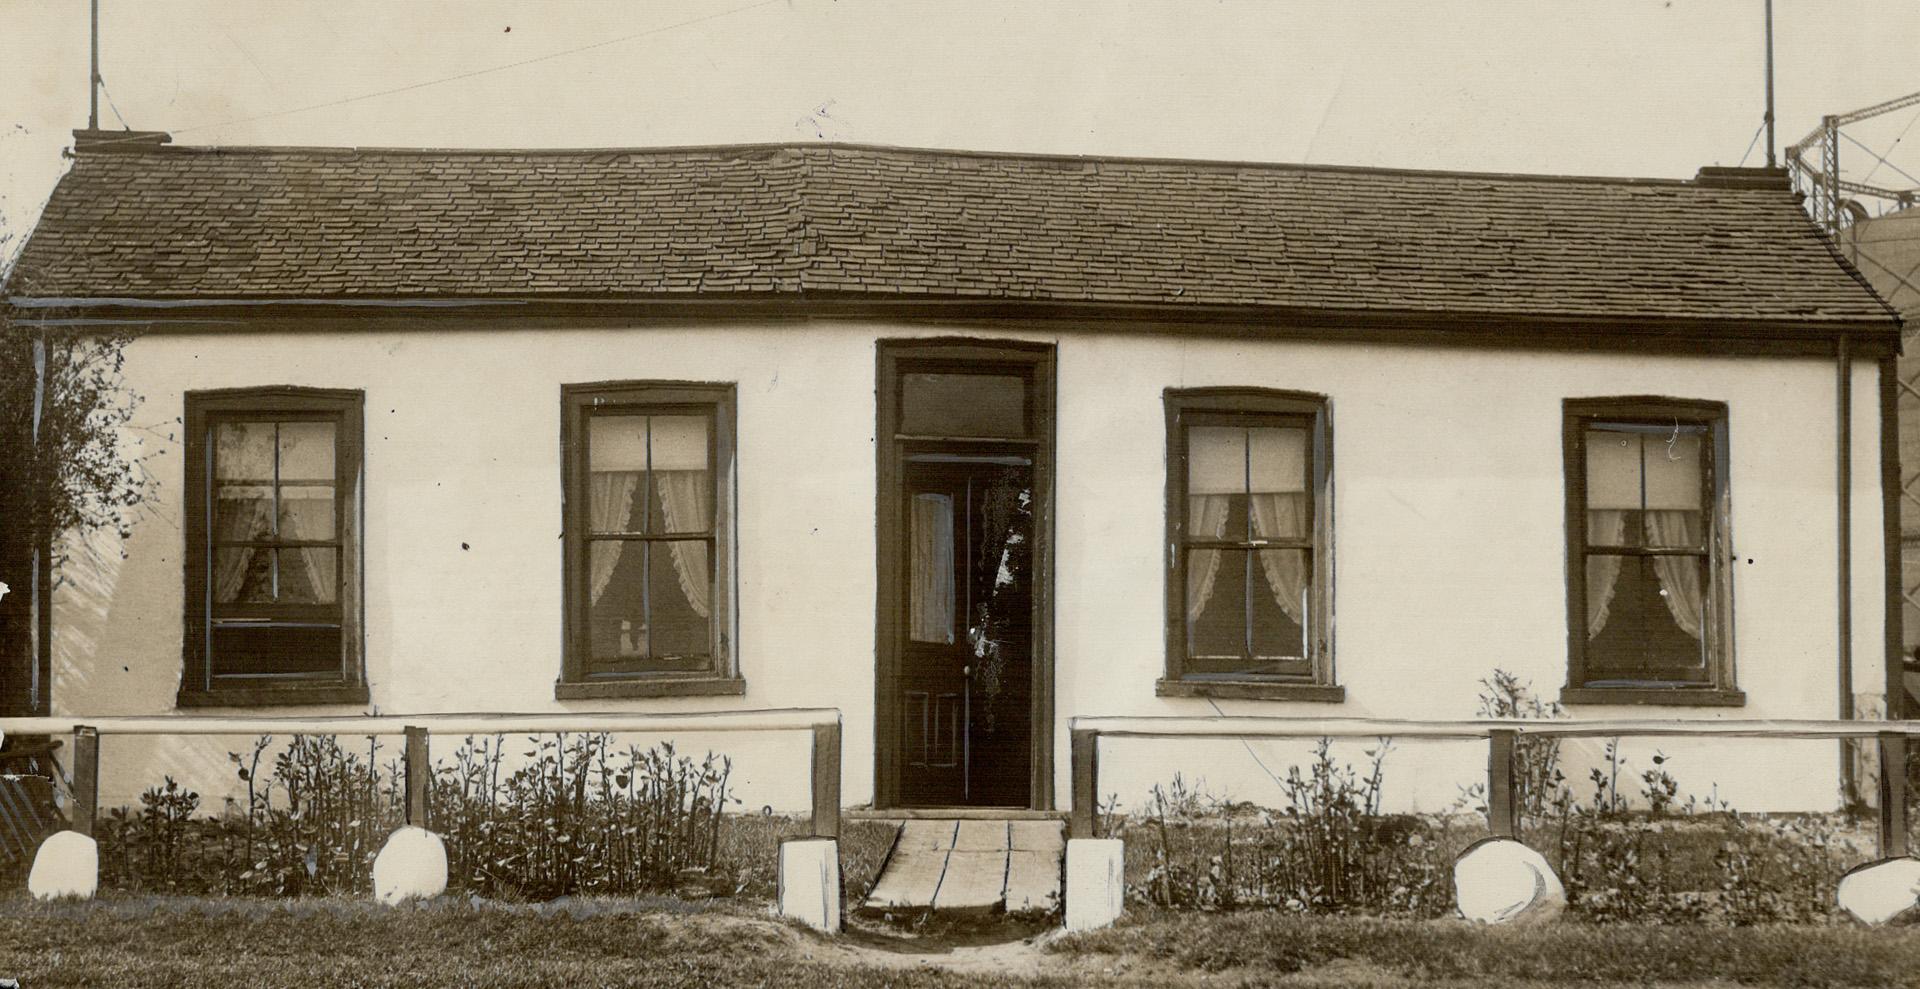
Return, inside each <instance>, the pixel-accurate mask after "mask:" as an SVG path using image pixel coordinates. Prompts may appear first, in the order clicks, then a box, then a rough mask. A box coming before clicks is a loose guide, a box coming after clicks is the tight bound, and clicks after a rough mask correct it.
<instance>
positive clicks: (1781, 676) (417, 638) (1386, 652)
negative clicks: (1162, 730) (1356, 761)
mask: <svg viewBox="0 0 1920 989" xmlns="http://www.w3.org/2000/svg"><path fill="white" fill-rule="evenodd" d="M441 325H444V324H441ZM956 333H964V334H965V335H972V336H982V335H985V334H982V333H980V332H979V331H977V330H955V329H951V328H946V329H943V328H936V327H924V326H922V327H898V326H885V325H879V324H872V323H850V322H849V323H812V324H798V323H787V324H762V325H733V326H714V325H711V324H702V325H700V326H699V327H697V328H696V327H694V326H692V325H688V326H680V327H655V326H648V327H644V328H633V329H624V330H607V329H577V330H566V329H541V330H530V331H511V330H504V329H499V328H497V327H486V328H482V327H477V326H476V327H469V328H465V329H435V330H420V331H413V332H392V331H380V332H374V331H366V330H351V329H344V328H342V329H329V328H326V327H312V328H305V329H302V330H299V331H290V332H259V333H220V334H211V335H209V334H182V333H178V332H176V331H159V332H156V333H154V334H151V335H148V336H146V337H143V338H142V339H140V340H139V341H137V342H136V343H135V344H134V345H132V347H131V348H130V350H129V355H128V356H129V359H128V377H129V382H130V384H131V385H132V387H133V388H134V389H135V390H136V391H138V392H140V393H141V394H143V395H144V396H145V404H144V405H143V406H142V408H141V410H140V413H139V415H138V424H139V426H140V429H138V430H135V431H132V432H130V433H129V442H130V443H137V444H138V449H139V450H140V451H141V452H144V453H146V454H148V455H149V456H150V459H149V460H148V461H147V465H148V468H149V469H150V470H151V471H152V473H153V474H154V476H155V478H156V479H157V482H158V486H157V488H156V489H155V491H154V492H153V494H154V498H153V501H152V502H151V503H150V505H149V506H148V512H147V517H145V518H144V519H143V520H142V521H141V522H140V523H139V524H138V526H137V527H136V530H135V534H134V536H133V538H132V539H131V540H130V541H129V542H128V543H127V544H126V546H125V547H124V549H125V554H126V555H125V559H124V560H123V559H121V558H120V549H121V547H118V546H116V545H113V544H112V540H110V539H107V540H105V541H104V542H103V541H102V540H101V539H96V540H95V541H94V544H93V546H92V547H90V548H91V549H92V550H94V552H90V553H87V554H83V555H84V556H85V558H86V560H87V561H88V562H87V563H85V564H84V565H83V566H81V567H79V568H78V569H77V571H76V573H75V574H74V576H75V585H74V586H72V587H70V588H68V589H66V590H64V591H63V592H62V595H61V598H60V601H59V606H58V610H57V612H56V615H57V620H58V622H59V625H60V628H59V631H58V632H57V637H56V645H57V653H58V655H57V665H56V692H55V704H56V706H57V708H58V709H59V710H60V711H62V712H63V713H71V714H92V715H101V714H118V713H160V712H170V711H172V705H173V697H174V691H175V689H176V688H177V685H178V680H179V676H180V666H181V660H180V636H181V628H180V626H181V594H182V590H181V588H182V582H181V571H180V567H181V563H180V556H181V550H182V547H181V536H180V531H179V522H180V511H181V507H180V499H181V483H182V471H181V458H180V447H179V442H178V441H179V438H180V437H179V430H180V425H179V422H180V417H181V415H182V395H183V393H184V392H185V391H187V390H189V389H203V388H226V387H242V386H257V385H276V384H291V385H307V386H320V387H334V388H357V389H363V390H364V391H365V393H366V478H367V485H366V526H365V532H366V541H365V555H366V597H367V609H366V652H367V674H368V677H369V679H370V681H371V685H372V686H371V691H372V703H371V704H370V709H371V710H374V711H377V712H380V713H417V712H435V711H438V712H451V711H473V710H513V711H541V710H583V711H591V710H612V709H650V710H660V709H673V710H693V709H703V708H725V707H735V706H748V707H760V706H813V705H820V706H832V707H838V708H840V709H841V710H842V711H843V712H844V713H845V718H846V739H845V751H846V760H845V779H844V792H845V796H846V799H847V802H848V803H849V804H857V803H860V802H863V801H866V800H869V799H870V798H871V796H872V792H873V779H872V774H873V764H872V752H873V737H872V725H873V669H874V641H873V625H874V623H873V602H874V597H875V595H874V591H875V588H874V572H873V571H874V521H873V512H874V500H875V492H874V476H875V467H874V465H875V450H874V422H875V412H874V380H873V376H874V366H875V363H874V342H875V340H876V339H879V338H883V337H903V336H925V335H945V334H956ZM994 335H995V336H1005V337H1009V338H1020V339H1044V340H1048V341H1050V342H1053V343H1055V344H1056V345H1057V346H1058V348H1059V352H1058V373H1059V408H1058V415H1057V434H1058V477H1057V502H1056V508H1057V512H1056V531H1055V539H1056V544H1055V546H1056V572H1057V575H1058V576H1057V590H1056V596H1057V607H1056V632H1055V649H1056V656H1057V664H1058V665H1057V678H1058V680H1057V695H1058V708H1057V712H1056V719H1057V724H1058V729H1057V733H1056V739H1055V742H1056V764H1057V766H1058V773H1057V783H1056V789H1057V791H1058V792H1059V793H1060V794H1061V795H1062V797H1061V799H1062V803H1063V804H1064V802H1065V795H1066V794H1067V792H1068V790H1069V787H1068V780H1067V749H1066V735H1065V726H1066V722H1067V719H1069V718H1071V717H1073V716H1075V715H1093V714H1171V713H1182V714H1199V713H1211V712H1212V711H1213V710H1214V709H1215V705H1214V704H1210V703H1209V702H1208V701H1206V700H1204V699H1161V698H1157V697H1156V696H1155V695H1154V688H1153V684H1154V680H1155V679H1156V678H1157V677H1158V676H1160V674H1161V672H1162V669H1163V664H1164V659H1163V656H1162V651H1161V650H1162V642H1163V634H1164V633H1163V621H1164V619H1163V614H1162V612H1163V603H1162V602H1163V591H1162V587H1163V585H1162V580H1163V577H1162V573H1161V555H1160V551H1159V543H1160V540H1161V539H1162V537H1163V530H1164V523H1163V511H1164V482H1165V473H1164V472H1165V465H1164V459H1165V458H1164V452H1163V451H1164V429H1165V427H1164V418H1163V410H1162V406H1161V391H1162V389H1164V388H1167V387H1192V386H1201V385H1257V386H1264V387H1274V388H1294V389H1303V390H1309V391H1315V392H1321V393H1325V394H1327V395H1329V396H1330V397H1331V401H1332V408H1333V416H1334V444H1335V461H1334V463H1335V466H1334V470H1335V491H1336V496H1335V504H1334V511H1335V537H1334V538H1335V549H1334V554H1335V556H1334V561H1335V568H1336V572H1337V573H1336V578H1335V598H1334V609H1335V634H1336V636H1337V646H1336V652H1335V656H1336V659H1335V661H1336V664H1337V669H1338V677H1339V680H1340V682H1341V683H1342V684H1343V685H1345V687H1346V689H1347V701H1346V703H1345V704H1343V705H1339V706H1337V707H1336V706H1332V705H1324V704H1304V703H1273V702H1255V701H1235V700H1222V701H1218V702H1216V703H1217V706H1218V708H1219V709H1221V710H1225V711H1227V712H1229V713H1276V714H1334V713H1338V714H1351V715H1367V716H1378V717H1409V718H1442V717H1466V716H1471V715H1472V714H1473V712H1474V708H1475V695H1476V693H1477V692H1478V690H1479V686H1478V683H1477V681H1478V680H1480V678H1482V677H1485V676H1487V675H1489V674H1490V673H1491V672H1492V671H1493V670H1494V669H1495V668H1503V669H1507V670H1511V671H1513V672H1515V673H1518V674H1520V675H1522V676H1524V677H1526V678H1528V679H1530V680H1532V682H1533V684H1534V686H1535V688H1536V689H1537V690H1538V691H1539V692H1541V693H1543V694H1546V695H1549V696H1551V695H1554V694H1557V692H1558V689H1559V687H1560V686H1561V685H1562V684H1563V683H1564V682H1565V651H1566V632H1565V628H1566V596H1565V589H1564V580H1565V577H1564V575H1565V546H1564V521H1563V520H1564V505H1563V501H1562V499H1563V478H1562V465H1561V447H1560V443H1561V405H1560V403H1561V400H1562V399H1563V398H1566V397H1577V396H1603V395H1622V394H1661V395H1672V396H1679V397H1686V398H1695V399H1713V400H1719V401H1724V402H1726V403H1727V404H1728V406H1729V415H1730V440H1731V447H1732V463H1731V465H1730V469H1731V474H1730V484H1731V488H1732V492H1733V538H1734V547H1735V550H1736V552H1737V554H1738V556H1739V560H1740V562H1739V565H1738V567H1737V571H1736V573H1735V575H1734V609H1735V650H1736V663H1737V667H1738V679H1739V686H1740V687H1741V688H1742V689H1743V690H1745V691H1746V693H1747V705H1746V707H1745V708H1740V709H1678V708H1657V709H1651V710H1649V709H1623V708H1603V707H1583V708H1581V709H1579V711H1578V712H1577V713H1578V714H1581V715H1590V716H1604V715H1622V714H1639V715H1643V716H1645V715H1649V714H1650V715H1653V716H1660V715H1665V714H1672V715H1673V716H1676V717H1682V716H1684V717H1729V718H1747V717H1830V716H1833V715H1834V714H1835V712H1836V710H1837V698H1838V686H1837V683H1836V674H1835V662H1836V659H1835V642H1836V639H1835V612H1836V606H1837V603H1836V595H1835V552H1834V539H1835V505H1834V497H1833V487H1834V474H1835V462H1834V454H1833V438H1834V408H1835V399H1834V388H1835V375H1834V368H1833V364H1832V362H1831V361H1830V360H1819V359H1795V360H1786V359H1780V360H1761V359H1753V358H1706V357H1632V356H1625V355H1612V354H1577V353H1556V352H1522V351H1491V350H1473V349H1466V348H1434V347H1386V346H1362V345H1335V344H1325V343H1318V344H1316V343H1306V342H1280V341H1250V340H1235V339H1223V338H1203V337H1197V336H1152V335H1148V334H1146V333H1143V332H1131V333H1108V334H1101V333H1094V332H1091V331H1088V332H1072V333H1063V334H1060V335H1057V336H1043V335H1036V334H1032V333H1008V334H994ZM654 378H660V379H687V380H698V381H731V382H735V383H737V385H738V392H739V415H740V426H739V436H738V457H739V499H740V510H739V519H738V534H739V549H738V560H739V570H738V573H739V582H740V587H739V594H740V615H739V640H738V641H739V661H740V667H741V672H742V673H743V675H744V676H745V678H746V681H747V694H746V696H745V697H744V698H738V697H732V698H689V699H650V700H628V701H592V702H560V701H556V700H555V699H554V697H553V686H552V685H553V681H554V679H555V677H556V676H557V675H558V672H559V667H560V647H561V612H562V606H561V589H560V571H561V563H560V552H561V546H560V538H559V537H560V524H561V523H560V463H559V415H560V400H559V388H560V385H561V384H563V383H567V382H584V381H600V380H610V379H654ZM1854 380H1855V384H1854V393H1855V394H1854V399H1855V402H1854V420H1855V427H1856V434H1855V435H1856V437H1857V438H1856V441H1855V451H1854V454H1855V458H1854V481H1853V484H1854V501H1853V511H1854V524H1855V529H1854V621H1855V630H1856V631H1855V648H1854V652H1855V658H1856V670H1857V672H1856V685H1857V686H1856V689H1857V690H1860V691H1867V692H1872V691H1878V690H1879V689H1880V685H1881V684H1882V683H1883V675H1882V672H1881V670H1882V668H1883V667H1882V662H1883V659H1882V654H1881V650H1882V648H1883V637H1882V634H1881V628H1882V620H1883V615H1882V611H1883V608H1882V604H1883V602H1882V597H1881V594H1882V586H1883V584H1882V578H1881V576H1880V575H1881V572H1882V571H1881V569H1880V567H1881V549H1880V547H1881V536H1880V499H1879V468H1878V426H1877V423H1876V422H1875V417H1876V415H1877V410H1878V396H1877V377H1876V372H1875V369H1874V368H1873V366H1872V365H1871V364H1862V365H1860V366H1859V368H1858V370H1857V372H1856V374H1855V379H1854ZM463 543H464V544H466V547H467V548H462V544H463ZM336 710H339V709H336ZM258 713H263V714H271V713H275V712H274V711H272V710H263V711H260V712H258ZM681 744H682V746H683V748H684V747H689V746H690V747H692V748H694V749H696V750H700V749H704V748H705V747H707V746H709V745H712V746H714V747H719V746H721V745H724V746H725V747H726V749H727V750H728V751H730V752H732V753H733V754H734V755H735V756H736V763H737V764H738V766H739V770H738V772H737V775H738V777H739V782H740V784H741V789H742V797H743V799H744V800H745V802H746V803H747V805H748V806H752V807H758V806H760V805H761V804H772V805H774V806H776V807H782V808H799V807H803V806H805V803H806V795H805V766H806V755H805V746H804V745H803V744H800V739H799V737H797V736H795V737H791V738H785V739H761V740H756V741H753V742H746V741H744V740H743V739H742V738H741V737H739V736H731V737H726V738H709V739H701V738H693V737H688V738H686V739H684V740H683V741H682V742H681ZM1107 744H1108V748H1107V749H1105V750H1104V751H1105V753H1106V754H1105V757H1104V758H1103V762H1102V771H1103V774H1104V775H1103V779H1102V785H1101V790H1102V792H1103V793H1118V794H1120V795H1121V796H1122V797H1123V799H1126V800H1129V801H1131V800H1134V799H1137V798H1138V797H1139V796H1140V795H1141V794H1143V793H1144V792H1145V790H1146V789H1147V787H1148V786H1150V785H1151V784H1152V783H1154V782H1162V781H1164V780H1166V779H1168V778H1170V777H1171V775H1172V773H1173V772H1174V771H1175V770H1182V771H1184V773H1185V775H1186V776H1187V777H1189V778H1192V777H1194V776H1204V777H1206V778H1207V780H1208V782H1209V784H1210V786H1211V787H1212V788H1213V789H1215V790H1223V791H1230V792H1232V793H1233V794H1234V795H1236V796H1238V797H1240V798H1243V799H1253V800H1258V801H1261V802H1266V803H1272V802H1275V801H1276V800H1277V799H1278V794H1277V790H1276V787H1275V784H1274V782H1273V781H1272V780H1271V779H1269V778H1268V776H1267V775H1266V773H1265V772H1264V771H1263V770H1262V769H1261V768H1260V767H1259V766H1258V765H1257V764H1256V762H1255V760H1254V759H1253V758H1251V757H1250V753H1249V750H1250V749H1251V750H1252V751H1254V752H1259V753H1260V754H1261V758H1262V759H1263V760H1264V761H1265V762H1266V763H1267V765H1268V766H1269V767H1271V768H1272V770H1273V771H1275V772H1279V773H1284V770H1285V766H1286V765H1287V764H1288V762H1289V760H1290V758H1291V755H1290V753H1291V752H1294V751H1296V748H1295V747H1284V746H1278V745H1274V744H1260V743H1256V744H1254V745H1251V746H1242V745H1240V744H1239V743H1204V742H1185V743H1152V744H1147V743H1117V742H1110V743H1107ZM122 746H124V748H125V750H126V751H127V752H129V753H131V752H133V751H135V750H136V748H141V747H138V746H135V745H134V744H132V743H113V742H110V743H109V744H108V746H107V759H106V764H105V766H104V772H105V775H106V781H105V794H104V795H105V798H106V799H107V800H109V801H116V800H124V799H131V797H132V796H133V795H134V794H135V793H137V792H138V790H139V789H140V788H141V787H142V786H145V785H147V784H148V783H150V782H155V781H157V780H158V778H159V775H160V773H161V772H174V773H175V775H176V776H181V775H186V774H194V775H206V776H211V777H217V778H221V779H224V778H226V776H227V775H228V773H229V772H230V770H229V769H228V767H227V761H226V757H225V753H226V752H227V751H228V750H230V749H234V748H237V747H238V742H237V741H235V742H231V743H228V742H225V741H224V740H222V741H216V742H208V741H201V742H183V741H180V740H174V739H167V740H156V741H155V742H154V743H153V744H152V745H151V746H146V747H144V751H145V752H146V753H147V754H146V755H145V756H144V757H143V758H141V759H134V758H116V757H115V756H114V752H115V750H116V748H118V747H122ZM1358 748H1359V747H1357V746H1356V747H1355V748H1354V751H1355V753H1356V754H1357V752H1358ZM1662 748H1663V749H1664V750H1665V751H1666V752H1667V753H1668V754H1670V755H1675V756H1676V757H1677V758H1676V762H1675V763H1674V765H1673V769H1674V772H1675V773H1676V775H1678V776H1680V777H1681V778H1682V780H1683V782H1686V783H1689V784H1695V783H1697V784H1698V786H1699V787H1700V789H1702V790H1704V789H1705V788H1706V786H1707V784H1708V783H1709V782H1717V783H1718V785H1719V792H1720V794H1721V795H1722V796H1723V797H1726V798H1728V799H1730V800H1732V801H1733V802H1734V803H1735V805H1736V806H1740V807H1743V808H1760V807H1824V806H1831V805H1832V803H1833V802H1834V797H1835V782H1836V781H1835V771H1834V770H1835V767H1836V765H1837V756H1836V754H1835V753H1836V750H1835V746H1834V744H1833V743H1769V744H1761V743H1751V742H1738V743H1728V744H1717V745H1715V744H1708V743H1703V742H1695V743H1687V742H1670V743H1668V744H1665V745H1663V746H1662ZM1645 751H1650V749H1644V748H1630V749H1629V753H1630V757H1632V758H1634V759H1636V760H1643V759H1644V754H1643V753H1644V752H1645ZM1484 758H1485V757H1484V751H1483V750H1482V749H1481V748H1479V747H1476V746H1459V745H1421V746H1416V745H1413V744H1410V743H1409V744H1402V745H1401V746H1400V747H1399V751H1398V752H1396V754H1395V755H1394V756H1393V757H1392V759H1391V760H1390V762H1389V770H1390V776H1389V786H1390V788H1391V789H1392V800H1393V802H1394V803H1395V804H1396V805H1398V806H1407V807H1418V808H1420V809H1427V810H1431V809H1438V808H1442V807H1444V806H1446V805H1447V804H1448V803H1450V802H1451V801H1452V800H1453V798H1454V796H1455V795H1456V794H1457V791H1458V786H1459V785H1460V784H1462V783H1467V782H1471V781H1472V780H1474V779H1475V778H1477V774H1478V773H1480V772H1482V771H1483V770H1484V765H1485V763H1484ZM1635 765H1636V769H1637V768H1639V767H1641V766H1643V765H1644V763H1638V762H1637V763H1636V764H1635ZM1581 775H1584V774H1583V773H1582V774H1581ZM201 785H203V786H212V785H213V784H211V783H203V784H201Z"/></svg>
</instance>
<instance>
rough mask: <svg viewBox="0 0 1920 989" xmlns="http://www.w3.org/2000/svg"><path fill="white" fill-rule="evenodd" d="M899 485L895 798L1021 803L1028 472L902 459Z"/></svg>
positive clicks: (990, 462) (1026, 719) (1029, 643)
mask: <svg viewBox="0 0 1920 989" xmlns="http://www.w3.org/2000/svg"><path fill="white" fill-rule="evenodd" d="M902 481H903V483H902V488H903V490H902V491H901V492H900V496H901V500H902V511H903V517H904V518H905V520H906V522H907V524H906V525H905V526H903V527H902V530H903V531H902V533H901V536H902V538H903V540H904V542H905V544H906V545H904V546H901V547H899V553H900V559H901V560H902V561H904V563H905V581H904V582H905V584H906V587H905V588H904V590H905V593H904V594H902V595H900V597H899V600H900V601H901V608H902V611H903V612H904V614H901V615H900V616H899V620H898V621H896V622H895V623H894V625H893V627H894V628H896V629H898V630H899V632H898V636H899V641H898V642H897V643H896V649H897V650H898V652H897V654H898V655H899V656H900V667H899V673H898V676H897V678H896V680H895V683H896V691H895V698H894V703H895V704H897V711H898V720H897V722H896V723H897V724H898V725H899V726H900V732H899V737H898V745H899V763H898V765H899V766H900V780H899V794H900V798H901V802H902V803H904V804H907V805H922V806H927V805H977V806H1025V805H1026V803H1027V800H1028V796H1027V795H1028V785H1029V780H1028V766H1029V761H1030V756H1031V748H1030V746H1031V744H1032V738H1031V735H1032V724H1031V721H1032V711H1031V701H1032V691H1031V686H1030V685H1031V681H1032V663H1033V656H1032V653H1033V627H1032V626H1033V591H1032V572H1033V567H1032V559H1033V483H1032V482H1033V470H1032V468H1031V466H1028V465H1027V464H1025V463H1021V462H1018V461H1017V458H1015V462H1009V458H1005V457H998V458H982V459H981V461H976V462H969V461H967V460H965V459H964V458H953V457H941V458H939V459H938V460H937V461H935V462H914V461H912V460H911V458H910V460H909V463H908V464H907V468H906V471H905V475H904V477H903V479H902Z"/></svg>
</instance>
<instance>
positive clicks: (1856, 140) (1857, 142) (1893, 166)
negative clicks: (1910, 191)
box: [1840, 131, 1920, 185]
mask: <svg viewBox="0 0 1920 989" xmlns="http://www.w3.org/2000/svg"><path fill="white" fill-rule="evenodd" d="M1840 136H1841V137H1844V138H1846V139H1847V140H1849V141H1852V142H1853V143H1854V146H1855V147H1857V148H1859V149H1860V150H1862V151H1865V152H1866V153H1867V154H1870V155H1872V156H1874V157H1875V158H1879V159H1880V164H1882V165H1885V166H1887V167H1888V168H1891V169H1893V170H1894V171H1896V172H1899V173H1900V174H1901V175H1903V176H1906V179H1907V181H1909V182H1912V183H1913V184H1914V185H1920V179H1916V178H1914V177H1913V176H1912V175H1910V174H1908V172H1907V170H1906V169H1904V168H1901V167H1900V166H1899V165H1896V164H1894V163H1893V162H1890V161H1888V160H1887V159H1885V158H1883V157H1881V155H1880V152H1878V151H1875V150H1873V149H1872V148H1869V147H1867V146H1866V145H1864V144H1861V143H1860V139H1859V138H1857V137H1854V136H1853V135H1852V134H1849V133H1847V132H1846V131H1841V132H1840ZM1887 150H1889V151H1891V150H1893V149H1891V148H1889V149H1887ZM1862 181H1864V180H1862Z"/></svg>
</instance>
